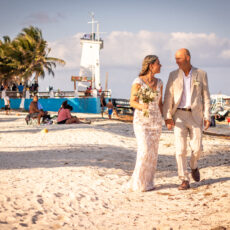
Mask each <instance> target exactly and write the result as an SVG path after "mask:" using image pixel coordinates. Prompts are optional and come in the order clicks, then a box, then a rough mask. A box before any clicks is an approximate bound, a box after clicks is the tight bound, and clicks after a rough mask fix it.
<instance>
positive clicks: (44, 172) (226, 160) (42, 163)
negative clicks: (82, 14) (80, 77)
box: [0, 112, 230, 230]
mask: <svg viewBox="0 0 230 230" xmlns="http://www.w3.org/2000/svg"><path fill="white" fill-rule="evenodd" d="M78 115H79V117H86V118H89V119H92V124H90V125H85V124H81V125H74V124H73V125H47V126H40V127H39V126H27V125H26V124H25V120H24V118H25V114H23V113H20V114H19V113H18V112H13V113H12V114H11V115H9V116H6V115H4V113H3V112H0V146H1V149H0V188H1V192H0V229H1V230H6V229H7V230H8V229H10V230H16V229H36V230H37V229H38V230H39V229H44V230H47V229H64V230H65V229H66V230H67V229H76V230H81V229H87V230H88V229H90V230H91V229H95V230H96V229H97V230H98V229H99V230H104V229H106V230H107V229H109V230H113V229H114V230H115V229H122V230H123V229H124V230H133V229H138V230H142V229H144V230H154V229H168V230H169V229H173V230H175V229H196V230H197V229H204V230H207V229H219V230H220V229H230V193H229V191H230V139H223V138H220V137H215V136H209V135H204V138H203V145H204V152H203V154H202V156H201V159H200V161H199V167H200V172H201V181H200V182H198V183H197V182H196V183H195V182H193V181H192V180H191V189H190V190H187V191H179V190H178V189H177V187H178V185H179V184H180V181H179V180H178V177H177V167H176V160H175V155H174V154H175V148H174V136H173V133H172V132H171V131H167V130H166V129H165V127H163V133H162V136H161V139H160V146H159V157H158V171H157V174H156V180H155V184H156V189H155V190H154V191H151V192H146V193H138V192H127V191H126V190H125V189H124V185H125V184H126V183H127V181H128V180H129V178H130V176H131V174H132V171H133V169H134V165H135V159H136V140H135V137H134V133H133V127H132V124H131V123H124V122H120V121H118V120H108V119H101V118H100V115H90V114H78ZM44 128H47V130H48V132H47V133H45V132H42V130H43V129H44ZM223 130H224V132H225V133H228V132H229V130H230V127H228V126H225V128H223ZM212 131H213V132H214V131H215V128H212ZM229 134H230V132H229ZM188 157H189V155H188ZM221 227H222V228H221Z"/></svg>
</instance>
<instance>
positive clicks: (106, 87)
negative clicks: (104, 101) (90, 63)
mask: <svg viewBox="0 0 230 230" xmlns="http://www.w3.org/2000/svg"><path fill="white" fill-rule="evenodd" d="M108 77H109V73H108V72H106V76H105V91H108Z"/></svg>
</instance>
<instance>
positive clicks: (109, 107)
mask: <svg viewBox="0 0 230 230" xmlns="http://www.w3.org/2000/svg"><path fill="white" fill-rule="evenodd" d="M106 106H107V108H108V116H109V119H111V116H112V113H113V103H112V101H111V99H109V102H108V103H107V105H106Z"/></svg>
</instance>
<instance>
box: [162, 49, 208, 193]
mask: <svg viewBox="0 0 230 230" xmlns="http://www.w3.org/2000/svg"><path fill="white" fill-rule="evenodd" d="M175 58H176V63H177V65H178V67H179V69H177V70H175V71H173V72H171V73H170V74H169V79H168V83H167V86H166V90H165V96H164V106H163V111H164V112H163V113H164V119H165V124H166V126H167V128H168V129H169V130H171V129H173V128H174V135H175V146H176V160H177V166H178V176H179V179H180V180H181V181H182V184H181V185H180V186H179V187H178V189H179V190H186V189H189V188H190V184H189V175H188V171H187V163H186V155H187V136H188V135H189V137H190V147H191V150H192V153H191V159H190V167H191V171H192V178H193V179H194V180H195V181H197V182H198V181H200V172H199V169H198V163H197V161H198V159H199V156H200V153H201V151H202V127H203V120H204V129H205V130H206V129H208V128H209V126H210V94H209V88H208V79H207V73H206V72H204V71H203V70H201V69H198V68H195V67H193V66H192V65H191V56H190V52H189V50H188V49H184V48H183V49H180V50H178V51H177V52H176V55H175Z"/></svg>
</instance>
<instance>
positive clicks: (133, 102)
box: [130, 84, 148, 110]
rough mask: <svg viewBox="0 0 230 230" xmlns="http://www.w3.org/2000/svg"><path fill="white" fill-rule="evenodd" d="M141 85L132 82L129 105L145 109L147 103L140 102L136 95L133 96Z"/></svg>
mask: <svg viewBox="0 0 230 230" xmlns="http://www.w3.org/2000/svg"><path fill="white" fill-rule="evenodd" d="M140 87H141V86H140V85H139V84H133V86H132V89H131V96H130V106H131V107H133V108H134V109H139V110H142V109H147V108H148V105H147V104H140V103H139V100H138V97H137V96H135V95H136V94H137V92H138V90H139V88H140Z"/></svg>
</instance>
